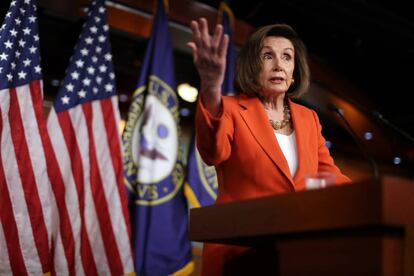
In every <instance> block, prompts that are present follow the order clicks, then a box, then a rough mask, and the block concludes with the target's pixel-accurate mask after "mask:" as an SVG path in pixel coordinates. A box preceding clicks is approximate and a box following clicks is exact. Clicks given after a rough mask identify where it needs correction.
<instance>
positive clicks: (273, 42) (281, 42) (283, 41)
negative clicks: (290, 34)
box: [262, 36, 295, 51]
mask: <svg viewBox="0 0 414 276" xmlns="http://www.w3.org/2000/svg"><path fill="white" fill-rule="evenodd" d="M263 48H272V49H277V50H285V49H290V50H293V51H294V49H295V47H294V46H293V44H292V42H291V41H290V40H289V39H287V38H285V37H281V36H267V37H265V38H264V39H263V45H262V49H263Z"/></svg>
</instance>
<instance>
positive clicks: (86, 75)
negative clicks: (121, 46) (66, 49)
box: [47, 0, 134, 275]
mask: <svg viewBox="0 0 414 276" xmlns="http://www.w3.org/2000/svg"><path fill="white" fill-rule="evenodd" d="M106 22H107V19H106V9H105V6H104V0H99V1H93V2H92V3H91V6H90V8H89V10H88V12H87V20H86V22H85V24H84V26H83V29H82V33H81V35H80V37H79V41H78V43H77V45H76V46H75V51H74V54H73V56H72V58H71V60H70V64H69V66H68V68H67V71H66V77H65V79H64V81H63V84H62V85H61V87H60V90H59V92H58V95H57V98H56V100H55V102H54V105H53V108H52V110H51V112H50V114H49V117H48V122H47V127H48V130H49V133H50V137H51V141H52V144H53V148H54V149H55V152H56V153H57V161H58V163H59V167H60V171H61V172H62V175H63V181H64V189H65V191H66V192H65V202H66V206H59V214H60V218H61V219H63V220H67V224H68V226H69V229H70V231H71V232H72V235H73V237H74V238H73V240H74V247H71V244H70V243H68V242H67V241H66V239H65V238H64V236H70V233H67V231H68V229H67V228H64V227H61V230H60V232H59V235H60V236H58V237H57V239H56V245H55V246H54V252H55V256H54V260H55V262H54V269H55V272H56V274H58V275H61V274H62V275H67V274H70V275H72V274H74V273H76V275H123V274H127V273H130V272H133V271H134V269H133V259H132V252H131V244H130V226H129V215H128V208H127V198H126V193H125V190H124V189H125V188H124V180H123V168H122V155H121V152H122V151H121V142H120V135H119V130H118V127H119V122H120V117H119V109H118V99H117V94H116V91H115V75H114V73H113V65H112V55H111V45H110V42H109V27H108V25H107V23H106ZM57 204H59V203H57ZM65 208H66V209H65ZM62 213H63V216H62V215H61V214H62ZM65 214H67V216H66V215H65ZM65 231H66V232H65ZM73 251H74V252H75V253H74V254H73ZM65 257H66V258H65ZM62 260H63V261H62ZM65 260H66V262H67V263H64V261H65ZM74 271H75V272H74Z"/></svg>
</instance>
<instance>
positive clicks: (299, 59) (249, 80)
mask: <svg viewBox="0 0 414 276" xmlns="http://www.w3.org/2000/svg"><path fill="white" fill-rule="evenodd" d="M269 36H279V37H284V38H286V39H289V40H290V41H291V42H292V44H293V47H294V50H295V69H294V71H293V78H294V79H295V82H294V83H293V84H292V85H291V86H290V87H289V90H288V91H287V94H288V95H289V97H299V96H300V95H302V94H303V93H304V92H305V91H306V90H307V88H308V86H309V79H310V72H309V66H308V61H307V51H306V47H305V44H304V43H303V42H302V40H301V39H300V38H299V36H298V35H297V33H296V32H295V30H293V28H292V27H290V26H289V25H286V24H274V25H267V26H264V27H261V28H259V29H257V30H256V31H255V32H254V33H253V34H252V35H251V36H250V37H249V39H248V40H247V42H246V44H244V45H243V47H242V49H241V51H240V53H239V56H238V58H237V62H236V72H235V77H234V86H235V88H236V90H239V92H241V93H245V94H248V95H257V94H258V93H259V91H260V89H261V86H260V83H259V80H258V78H259V72H260V71H261V69H262V61H261V59H260V51H261V50H262V47H263V41H264V39H265V38H266V37H269Z"/></svg>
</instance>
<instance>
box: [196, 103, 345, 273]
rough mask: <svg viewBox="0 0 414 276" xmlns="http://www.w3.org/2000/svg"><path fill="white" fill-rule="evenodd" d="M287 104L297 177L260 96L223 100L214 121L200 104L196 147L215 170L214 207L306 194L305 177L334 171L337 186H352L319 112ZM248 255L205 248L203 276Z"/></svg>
mask: <svg viewBox="0 0 414 276" xmlns="http://www.w3.org/2000/svg"><path fill="white" fill-rule="evenodd" d="M288 104H289V107H290V111H291V118H292V122H293V128H294V130H295V137H296V147H297V158H298V167H297V171H296V173H295V175H294V176H292V175H291V174H290V171H289V167H288V163H287V161H286V159H285V156H284V154H283V152H282V150H281V149H280V147H279V144H278V142H277V139H276V137H275V134H274V131H273V129H272V127H271V125H270V123H269V122H268V117H267V115H266V112H265V110H264V107H263V105H262V103H261V102H260V100H259V99H258V98H257V97H248V96H247V95H239V96H223V97H222V112H221V114H220V115H219V117H213V116H212V115H211V114H210V113H209V112H208V111H207V110H206V109H205V108H204V106H203V104H202V103H201V100H199V101H198V107H197V114H196V139H197V148H198V150H199V152H200V155H201V157H202V158H203V160H204V162H205V163H206V164H208V165H214V166H215V168H216V172H217V178H218V184H219V187H218V194H217V200H216V204H217V203H224V202H230V201H234V200H242V199H248V198H256V197H262V196H269V195H275V194H280V193H285V192H294V191H300V190H304V189H305V183H304V177H305V175H307V174H310V173H316V172H320V171H329V172H333V173H334V174H335V175H336V182H337V184H341V183H346V182H350V179H349V178H348V177H346V176H345V175H343V174H342V173H341V172H340V170H339V169H338V167H337V166H336V165H335V164H334V161H333V159H332V157H331V155H330V154H329V150H328V148H327V147H326V146H325V139H324V138H323V136H322V133H321V125H320V123H319V119H318V116H317V114H316V112H315V111H313V110H311V109H309V108H307V107H304V106H302V105H299V104H296V103H294V102H292V101H291V100H288ZM244 250H246V248H242V247H234V246H224V245H214V244H205V245H204V252H203V269H202V271H203V275H204V276H205V275H215V276H217V275H223V274H222V272H223V266H224V264H225V263H226V262H227V261H228V260H230V259H231V258H233V257H234V255H236V254H240V253H242V252H243V251H244Z"/></svg>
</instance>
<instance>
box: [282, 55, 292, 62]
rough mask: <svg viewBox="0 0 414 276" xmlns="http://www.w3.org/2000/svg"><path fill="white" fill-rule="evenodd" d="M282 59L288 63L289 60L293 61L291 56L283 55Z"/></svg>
mask: <svg viewBox="0 0 414 276" xmlns="http://www.w3.org/2000/svg"><path fill="white" fill-rule="evenodd" d="M282 59H283V60H286V61H289V60H291V59H292V56H291V55H290V54H283V55H282Z"/></svg>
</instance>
